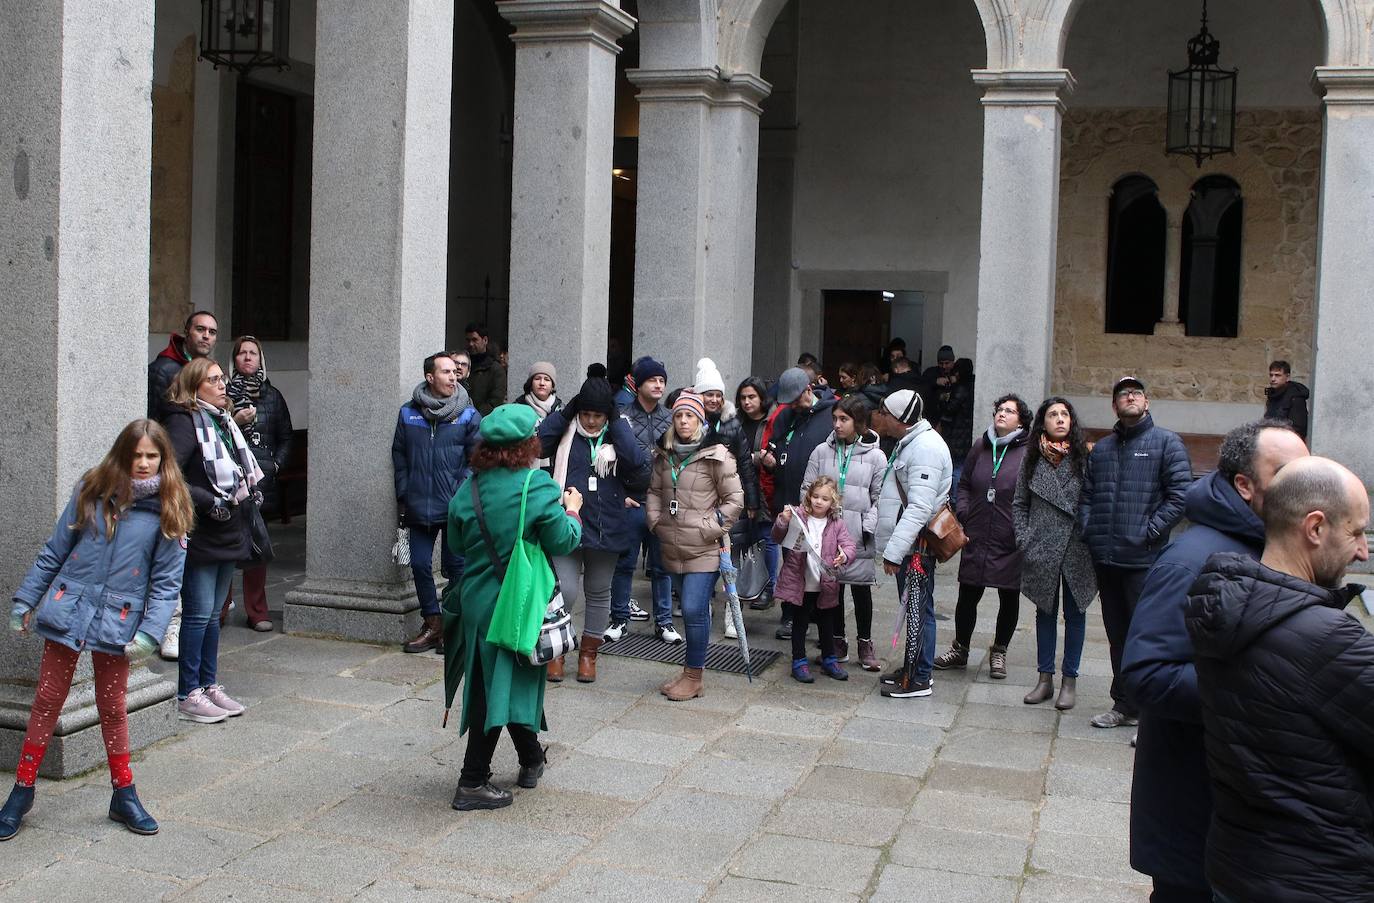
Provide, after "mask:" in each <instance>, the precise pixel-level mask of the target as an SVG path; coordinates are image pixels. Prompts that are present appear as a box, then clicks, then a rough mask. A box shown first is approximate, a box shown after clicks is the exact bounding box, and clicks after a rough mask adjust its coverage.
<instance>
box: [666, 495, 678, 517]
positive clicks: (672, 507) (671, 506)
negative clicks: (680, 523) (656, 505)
mask: <svg viewBox="0 0 1374 903" xmlns="http://www.w3.org/2000/svg"><path fill="white" fill-rule="evenodd" d="M668 514H669V515H671V516H672V517H677V499H673V500H672V501H670V502H669V503H668Z"/></svg>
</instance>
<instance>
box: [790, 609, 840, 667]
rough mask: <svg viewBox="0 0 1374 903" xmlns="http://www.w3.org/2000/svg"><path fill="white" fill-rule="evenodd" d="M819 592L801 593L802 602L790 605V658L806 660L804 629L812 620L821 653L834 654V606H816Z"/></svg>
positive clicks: (825, 654)
mask: <svg viewBox="0 0 1374 903" xmlns="http://www.w3.org/2000/svg"><path fill="white" fill-rule="evenodd" d="M820 598H821V594H820V593H803V594H802V604H801V605H794V606H791V607H792V608H793V609H794V610H793V612H792V660H793V661H805V660H806V630H807V628H808V627H810V626H811V624H812V622H815V624H816V631H817V632H818V633H819V634H820V635H821V655H824V656H830V655H834V654H835V612H836V611H837V610H838V609H835V608H817V607H816V605H817V603H818V602H819V601H820Z"/></svg>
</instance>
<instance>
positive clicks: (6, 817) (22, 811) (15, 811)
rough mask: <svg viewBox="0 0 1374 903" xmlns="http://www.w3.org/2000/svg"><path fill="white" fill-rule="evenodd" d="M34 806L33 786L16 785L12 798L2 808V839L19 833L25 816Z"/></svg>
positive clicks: (0, 833) (11, 793)
mask: <svg viewBox="0 0 1374 903" xmlns="http://www.w3.org/2000/svg"><path fill="white" fill-rule="evenodd" d="M32 808H33V788H32V787H20V786H19V785H18V784H15V785H14V789H13V790H11V791H10V798H9V799H7V800H5V805H4V807H3V808H0V841H4V840H9V839H10V838H11V837H13V836H14V835H16V834H18V833H19V825H20V824H21V823H22V822H23V821H24V816H25V815H28V814H29V810H30V809H32Z"/></svg>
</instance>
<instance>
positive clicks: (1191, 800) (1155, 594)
mask: <svg viewBox="0 0 1374 903" xmlns="http://www.w3.org/2000/svg"><path fill="white" fill-rule="evenodd" d="M1185 513H1186V515H1187V517H1188V520H1189V521H1191V522H1192V524H1193V526H1191V527H1189V528H1188V530H1187V531H1186V532H1184V534H1183V535H1182V536H1180V537H1179V538H1178V539H1176V540H1175V541H1173V542H1171V543H1170V544H1169V545H1168V546H1167V547H1166V548H1165V549H1164V552H1163V553H1162V554H1161V555H1160V556H1159V560H1158V561H1156V562H1155V565H1154V567H1152V568H1150V573H1149V574H1148V575H1146V577H1145V586H1144V588H1143V589H1142V590H1141V593H1140V601H1139V602H1137V603H1136V608H1135V613H1134V614H1132V615H1131V629H1130V632H1129V633H1128V634H1127V637H1126V646H1125V649H1124V650H1123V652H1122V655H1121V680H1122V682H1123V685H1124V686H1125V690H1126V693H1127V695H1128V696H1129V697H1130V698H1131V699H1132V700H1133V701H1134V702H1135V704H1136V705H1137V706H1139V707H1140V731H1139V734H1138V737H1137V739H1138V742H1137V743H1136V751H1135V771H1134V775H1133V778H1132V782H1131V867H1132V868H1134V869H1135V870H1136V871H1138V872H1143V873H1144V874H1146V875H1151V876H1154V877H1156V878H1159V879H1160V880H1163V881H1167V882H1169V883H1170V884H1181V885H1186V886H1189V887H1194V888H1198V889H1200V890H1201V889H1205V888H1206V887H1207V878H1206V876H1205V874H1204V871H1203V856H1204V853H1205V852H1206V849H1207V827H1208V824H1209V823H1210V822H1211V818H1212V792H1211V789H1210V787H1209V786H1208V781H1207V750H1206V746H1205V738H1204V735H1203V730H1202V701H1201V698H1200V697H1199V696H1198V689H1197V669H1196V667H1195V666H1194V664H1193V660H1194V653H1193V641H1192V640H1191V639H1190V638H1189V637H1188V625H1187V624H1186V623H1185V622H1184V615H1185V614H1186V613H1187V610H1188V588H1189V587H1191V586H1192V585H1193V581H1195V580H1196V579H1197V578H1198V575H1199V574H1201V573H1202V571H1203V566H1204V565H1205V564H1206V563H1207V559H1208V558H1209V557H1211V556H1212V555H1213V554H1215V553H1217V552H1234V553H1238V554H1242V555H1247V556H1249V557H1250V558H1255V559H1258V558H1259V556H1260V552H1261V551H1263V549H1264V523H1263V522H1262V521H1261V520H1260V519H1259V517H1258V516H1256V515H1255V513H1254V512H1253V511H1251V510H1250V506H1249V505H1247V504H1246V503H1245V500H1244V499H1242V498H1241V497H1240V495H1239V494H1238V493H1237V492H1236V490H1235V488H1234V487H1233V486H1232V485H1231V481H1230V480H1228V479H1226V478H1225V477H1223V476H1222V475H1221V474H1220V473H1212V474H1209V475H1208V476H1206V477H1203V478H1202V479H1201V480H1198V481H1197V482H1196V483H1194V484H1193V485H1192V486H1190V487H1189V488H1188V494H1187V500H1186V502H1185Z"/></svg>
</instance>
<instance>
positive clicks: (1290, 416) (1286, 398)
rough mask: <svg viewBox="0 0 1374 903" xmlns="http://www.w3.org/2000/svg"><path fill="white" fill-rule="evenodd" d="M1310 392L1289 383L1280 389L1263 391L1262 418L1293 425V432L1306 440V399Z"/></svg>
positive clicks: (1298, 384) (1300, 384)
mask: <svg viewBox="0 0 1374 903" xmlns="http://www.w3.org/2000/svg"><path fill="white" fill-rule="evenodd" d="M1311 397H1312V390H1311V389H1309V388H1307V387H1306V386H1304V385H1303V384H1302V383H1297V382H1292V381H1289V383H1288V385H1286V386H1284V387H1283V388H1282V389H1274V388H1272V387H1271V388H1268V389H1265V390H1264V416H1265V417H1272V418H1273V419H1275V420H1284V421H1287V422H1288V423H1291V424H1293V431H1294V432H1296V433H1297V434H1298V435H1299V436H1301V437H1302V438H1303V439H1306V438H1307V399H1309V398H1311Z"/></svg>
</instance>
